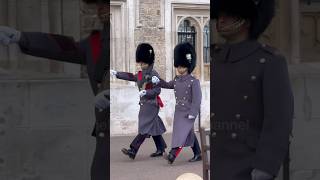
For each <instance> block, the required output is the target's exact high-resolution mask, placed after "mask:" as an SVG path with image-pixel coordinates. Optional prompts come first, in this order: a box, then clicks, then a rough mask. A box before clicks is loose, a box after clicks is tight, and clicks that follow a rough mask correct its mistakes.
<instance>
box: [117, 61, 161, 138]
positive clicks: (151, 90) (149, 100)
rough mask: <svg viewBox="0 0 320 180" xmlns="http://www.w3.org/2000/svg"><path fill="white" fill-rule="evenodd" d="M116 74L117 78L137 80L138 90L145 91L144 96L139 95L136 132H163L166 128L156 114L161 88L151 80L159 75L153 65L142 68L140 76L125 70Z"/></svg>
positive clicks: (152, 133)
mask: <svg viewBox="0 0 320 180" xmlns="http://www.w3.org/2000/svg"><path fill="white" fill-rule="evenodd" d="M116 76H117V78H119V79H123V80H128V81H134V82H137V84H138V87H139V90H146V91H147V94H146V95H145V96H143V97H140V102H139V105H140V110H139V117H138V118H139V121H138V133H139V134H143V135H144V134H147V135H150V136H158V135H162V134H163V133H165V132H166V128H165V126H164V124H163V122H162V119H161V118H160V117H159V115H158V114H159V110H160V104H159V99H158V96H159V94H160V92H161V88H160V87H159V86H157V85H154V84H152V82H151V77H152V76H157V77H159V74H158V73H157V72H156V71H155V70H154V69H153V65H150V66H149V68H148V69H146V70H142V72H141V76H142V77H141V78H139V77H138V74H132V73H127V72H117V75H116Z"/></svg>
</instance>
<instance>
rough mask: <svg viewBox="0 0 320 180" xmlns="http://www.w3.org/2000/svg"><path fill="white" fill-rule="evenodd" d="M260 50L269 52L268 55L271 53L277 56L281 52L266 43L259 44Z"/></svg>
mask: <svg viewBox="0 0 320 180" xmlns="http://www.w3.org/2000/svg"><path fill="white" fill-rule="evenodd" d="M261 50H262V51H264V52H266V53H268V54H270V55H273V56H279V57H281V56H282V54H281V53H280V51H279V50H278V49H276V48H274V47H272V46H270V45H268V44H261Z"/></svg>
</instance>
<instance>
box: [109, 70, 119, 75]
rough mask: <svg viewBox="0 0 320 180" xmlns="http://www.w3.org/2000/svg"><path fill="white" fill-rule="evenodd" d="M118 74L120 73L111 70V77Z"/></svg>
mask: <svg viewBox="0 0 320 180" xmlns="http://www.w3.org/2000/svg"><path fill="white" fill-rule="evenodd" d="M117 74H118V72H117V71H115V70H112V69H111V70H110V75H111V76H116V75H117Z"/></svg>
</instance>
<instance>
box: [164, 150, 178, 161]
mask: <svg viewBox="0 0 320 180" xmlns="http://www.w3.org/2000/svg"><path fill="white" fill-rule="evenodd" d="M163 157H164V159H166V160H167V161H168V164H172V163H173V162H174V160H175V159H176V156H175V155H174V154H172V153H171V152H170V153H169V154H167V153H165V154H164V156H163Z"/></svg>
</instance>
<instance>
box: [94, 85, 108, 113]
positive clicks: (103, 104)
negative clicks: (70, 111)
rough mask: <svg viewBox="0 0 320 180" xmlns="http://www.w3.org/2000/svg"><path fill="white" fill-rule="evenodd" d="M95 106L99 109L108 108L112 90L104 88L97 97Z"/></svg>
mask: <svg viewBox="0 0 320 180" xmlns="http://www.w3.org/2000/svg"><path fill="white" fill-rule="evenodd" d="M95 107H96V108H98V109H107V108H109V107H110V90H109V89H107V90H104V91H102V92H100V93H99V94H97V96H96V97H95Z"/></svg>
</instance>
